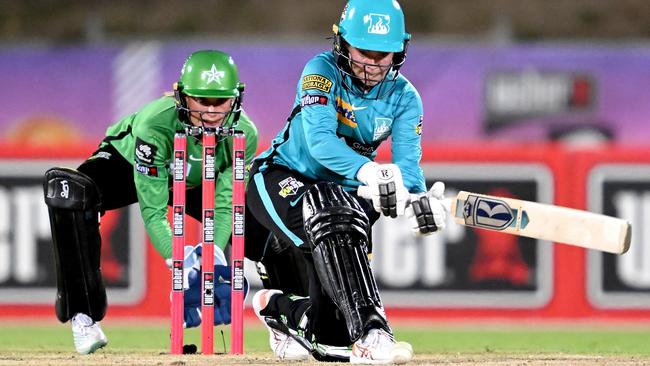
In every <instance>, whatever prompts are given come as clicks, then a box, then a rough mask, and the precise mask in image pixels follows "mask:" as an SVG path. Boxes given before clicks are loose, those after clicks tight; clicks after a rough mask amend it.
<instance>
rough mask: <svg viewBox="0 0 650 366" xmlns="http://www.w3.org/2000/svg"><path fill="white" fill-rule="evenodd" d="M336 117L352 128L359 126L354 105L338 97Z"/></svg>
mask: <svg viewBox="0 0 650 366" xmlns="http://www.w3.org/2000/svg"><path fill="white" fill-rule="evenodd" d="M336 119H337V120H338V121H339V122H341V123H343V124H345V125H348V126H350V127H352V128H357V118H356V117H355V116H354V106H352V105H351V104H349V103H348V102H346V101H344V100H343V99H341V98H340V97H336Z"/></svg>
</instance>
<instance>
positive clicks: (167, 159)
mask: <svg viewBox="0 0 650 366" xmlns="http://www.w3.org/2000/svg"><path fill="white" fill-rule="evenodd" d="M231 118H232V117H231ZM237 129H238V130H242V131H243V132H244V133H245V134H246V165H248V163H250V161H251V160H252V159H253V157H255V151H256V149H257V128H256V127H255V125H254V124H253V122H252V121H251V120H250V119H249V118H248V116H246V114H245V113H243V112H242V114H241V117H240V119H239V124H238V126H237ZM182 130H183V124H182V123H181V121H180V120H179V119H178V115H177V113H176V108H175V103H174V98H173V97H170V96H164V97H162V98H160V99H157V100H155V101H153V102H151V103H149V104H147V105H146V106H144V107H143V108H142V109H141V110H140V111H138V112H136V113H134V114H132V115H130V116H127V117H125V118H124V119H122V120H120V121H119V122H117V123H115V124H114V125H112V126H110V127H109V128H108V129H107V130H106V139H105V140H104V143H110V144H111V145H113V146H114V147H115V149H117V151H119V153H120V154H121V155H122V156H123V157H124V158H125V159H126V160H127V161H129V162H130V163H131V164H133V169H134V173H133V174H134V181H135V187H136V191H137V194H138V201H139V204H140V212H141V213H142V218H143V220H144V224H145V227H146V230H147V234H149V238H150V239H151V242H152V243H153V245H154V247H155V248H156V250H157V251H158V253H160V255H161V256H163V257H164V258H165V259H167V258H170V257H171V253H172V251H171V242H172V232H171V228H170V225H169V222H168V221H167V202H168V200H169V195H170V194H171V189H170V188H171V183H172V181H171V169H172V167H171V164H172V162H173V155H174V133H175V132H176V131H182ZM202 155H203V148H202V144H201V142H200V141H199V139H197V138H193V137H189V136H188V138H187V154H186V160H187V188H188V189H189V188H192V187H197V186H199V185H201V171H202ZM215 155H216V156H215V170H216V174H217V177H216V183H215V194H214V202H215V217H214V229H215V238H214V243H215V245H218V246H219V247H220V248H221V249H224V247H225V246H226V244H227V243H228V239H229V238H230V235H231V230H232V227H231V217H232V137H228V138H226V139H224V140H222V141H220V142H218V143H217V146H216V152H215ZM247 179H248V177H247Z"/></svg>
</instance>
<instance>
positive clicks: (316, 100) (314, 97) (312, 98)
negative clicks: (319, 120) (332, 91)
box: [300, 94, 327, 108]
mask: <svg viewBox="0 0 650 366" xmlns="http://www.w3.org/2000/svg"><path fill="white" fill-rule="evenodd" d="M312 105H327V97H326V96H324V95H318V94H305V95H303V96H302V98H300V106H301V107H303V108H304V107H309V106H312Z"/></svg>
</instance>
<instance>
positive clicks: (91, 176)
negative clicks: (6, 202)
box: [44, 50, 257, 354]
mask: <svg viewBox="0 0 650 366" xmlns="http://www.w3.org/2000/svg"><path fill="white" fill-rule="evenodd" d="M243 92H244V85H243V84H242V83H241V82H240V80H239V74H238V71H237V67H236V65H235V63H234V61H233V59H232V58H231V57H230V56H229V55H228V54H226V53H224V52H221V51H214V50H204V51H197V52H194V53H192V54H191V55H190V56H189V57H188V59H187V60H186V61H185V64H184V65H183V68H182V70H181V75H180V77H179V79H178V82H177V83H175V84H174V93H173V95H171V94H170V95H166V96H163V97H161V98H160V99H157V100H154V101H152V102H151V103H149V104H147V105H146V106H144V107H143V108H142V109H140V110H139V111H138V112H136V113H134V114H132V115H130V116H127V117H125V118H123V119H122V120H120V121H118V122H117V123H115V124H114V125H112V126H110V127H109V128H108V130H107V131H106V137H105V138H104V139H103V140H102V142H101V143H100V145H99V148H98V149H97V151H95V152H94V153H93V154H92V156H90V157H89V158H88V159H87V160H86V161H85V162H83V163H82V164H81V165H80V166H79V167H78V168H77V169H76V170H75V169H67V168H52V169H50V170H48V171H47V173H45V180H44V190H45V202H46V203H47V205H48V209H49V215H50V224H51V229H52V239H53V242H54V256H55V263H56V272H57V273H56V276H57V287H58V292H57V297H56V304H55V307H56V315H57V317H58V319H59V320H60V321H61V322H67V321H68V320H71V323H72V333H73V337H74V345H75V348H76V350H77V352H79V353H81V354H88V353H92V352H94V351H95V350H97V349H98V348H101V347H103V346H105V345H106V344H107V343H108V340H107V338H106V336H105V335H104V333H103V332H102V330H101V328H100V326H99V323H98V322H99V321H100V320H102V319H103V318H104V314H105V313H106V306H107V301H106V290H105V287H104V284H103V281H102V275H101V271H100V258H99V257H100V246H101V238H100V234H99V221H100V216H101V215H102V214H103V213H104V212H105V211H108V210H113V209H117V208H121V207H124V206H127V205H130V204H132V203H135V202H138V203H139V205H140V211H141V213H142V218H143V219H144V223H145V227H146V230H147V234H148V235H149V238H150V239H151V242H152V243H153V245H154V247H155V249H156V250H157V251H158V253H159V254H160V256H161V257H162V258H163V259H165V260H168V259H169V258H170V257H171V242H172V234H171V229H170V226H169V223H168V221H167V207H168V205H171V203H172V201H171V198H172V195H171V190H170V187H171V182H172V181H171V177H170V172H171V166H170V164H171V162H172V161H173V153H174V151H173V150H174V149H173V139H174V134H175V133H176V132H184V131H187V134H188V135H190V136H191V137H192V138H188V139H187V154H186V156H187V163H186V164H187V205H186V212H187V214H189V215H190V216H192V217H193V218H195V219H197V220H199V221H200V220H201V218H202V213H201V193H202V192H201V171H202V169H201V165H202V154H203V153H202V151H203V150H202V149H203V148H202V145H201V133H202V128H203V127H204V126H205V127H210V128H215V127H219V126H223V127H234V126H236V128H237V129H238V130H241V131H243V132H244V133H245V134H246V143H247V146H246V156H247V158H248V160H249V161H250V160H252V157H253V156H254V154H255V151H256V148H257V129H256V127H255V125H254V124H253V122H252V121H251V120H250V119H249V118H248V116H246V114H245V113H244V112H243V110H242V96H243ZM232 150H233V149H232V137H227V138H226V137H223V138H221V139H219V140H218V142H217V145H216V154H215V155H216V161H215V170H216V174H218V175H217V178H216V187H215V196H214V200H215V217H214V223H215V228H214V229H215V230H214V231H215V239H214V243H215V246H216V247H218V248H219V249H224V247H225V246H226V244H227V243H228V242H229V238H230V236H231V224H230V221H231V216H232V214H231V210H232V206H231V201H232V161H233V159H232ZM219 252H220V250H217V248H215V253H216V254H217V256H219ZM199 255H200V247H197V248H187V249H186V257H187V259H188V260H190V261H197V260H198V258H199ZM193 263H194V262H190V263H188V264H189V265H188V267H187V268H188V271H187V272H186V276H185V277H186V280H187V281H186V282H185V284H186V293H185V299H186V300H185V325H186V326H187V327H194V326H197V325H199V324H200V322H201V313H200V308H199V302H197V301H194V298H195V297H196V296H194V295H195V293H196V292H197V291H198V292H200V288H201V284H200V281H192V279H193V278H194V277H192V276H195V275H198V273H192V271H195V272H196V271H200V268H199V267H198V266H195V265H194V264H193ZM225 265H226V263H225V261H221V260H219V259H218V258H217V259H215V269H214V272H215V273H224V276H222V277H224V278H226V279H227V276H229V274H230V270H229V269H228V268H226V267H225ZM226 273H227V275H226ZM198 278H200V276H198ZM226 288H227V290H226ZM215 303H216V304H215V317H214V319H215V324H220V323H225V324H228V323H230V306H229V304H230V285H229V283H228V282H221V283H218V284H216V288H215ZM226 305H227V306H226Z"/></svg>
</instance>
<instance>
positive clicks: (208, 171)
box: [203, 147, 214, 180]
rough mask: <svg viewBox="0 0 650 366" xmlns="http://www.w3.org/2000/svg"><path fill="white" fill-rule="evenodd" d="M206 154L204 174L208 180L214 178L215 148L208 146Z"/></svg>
mask: <svg viewBox="0 0 650 366" xmlns="http://www.w3.org/2000/svg"><path fill="white" fill-rule="evenodd" d="M204 155H205V163H204V164H203V176H204V177H205V179H207V180H214V148H212V147H206V148H205V154H204Z"/></svg>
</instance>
